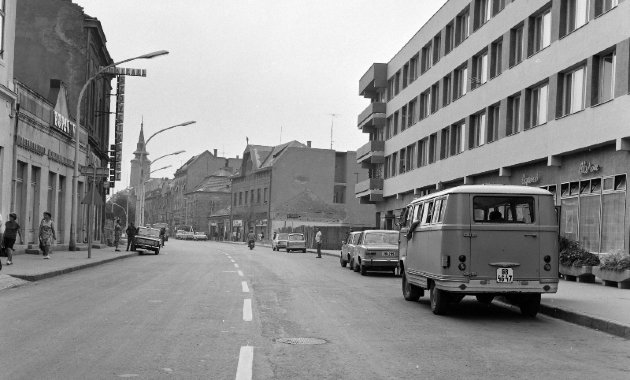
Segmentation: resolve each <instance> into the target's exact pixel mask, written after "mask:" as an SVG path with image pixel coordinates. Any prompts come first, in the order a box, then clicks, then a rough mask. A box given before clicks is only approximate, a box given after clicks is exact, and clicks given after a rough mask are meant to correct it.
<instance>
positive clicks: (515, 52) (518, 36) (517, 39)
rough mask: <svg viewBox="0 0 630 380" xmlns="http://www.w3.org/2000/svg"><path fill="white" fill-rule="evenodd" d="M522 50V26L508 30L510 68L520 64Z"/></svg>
mask: <svg viewBox="0 0 630 380" xmlns="http://www.w3.org/2000/svg"><path fill="white" fill-rule="evenodd" d="M523 48H524V44H523V25H520V26H517V27H516V28H513V29H512V30H510V66H514V65H518V64H519V63H521V61H522V60H523Z"/></svg>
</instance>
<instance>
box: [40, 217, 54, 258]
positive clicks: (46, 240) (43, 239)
mask: <svg viewBox="0 0 630 380" xmlns="http://www.w3.org/2000/svg"><path fill="white" fill-rule="evenodd" d="M55 240H57V235H56V232H55V222H54V221H53V220H52V214H51V213H50V212H48V211H44V219H42V221H41V222H40V223H39V246H40V247H41V248H42V250H43V251H44V259H50V252H51V248H52V245H53V242H54V241H55Z"/></svg>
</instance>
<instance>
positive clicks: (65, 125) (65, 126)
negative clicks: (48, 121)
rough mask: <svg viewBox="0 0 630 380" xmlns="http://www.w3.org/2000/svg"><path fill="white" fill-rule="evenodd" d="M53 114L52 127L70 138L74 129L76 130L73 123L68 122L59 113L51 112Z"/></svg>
mask: <svg viewBox="0 0 630 380" xmlns="http://www.w3.org/2000/svg"><path fill="white" fill-rule="evenodd" d="M53 112H54V113H55V120H54V122H53V127H55V128H56V129H58V130H60V131H61V132H63V133H67V134H69V135H70V136H74V128H76V126H75V125H74V123H73V122H71V121H70V120H68V118H66V117H65V116H63V115H62V114H60V113H59V112H57V111H53Z"/></svg>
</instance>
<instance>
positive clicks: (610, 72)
mask: <svg viewBox="0 0 630 380" xmlns="http://www.w3.org/2000/svg"><path fill="white" fill-rule="evenodd" d="M595 62H596V64H597V68H596V71H595V72H596V74H597V81H596V83H597V88H596V90H597V93H596V101H595V103H603V102H607V101H609V100H611V99H612V98H613V97H614V94H615V65H616V56H615V52H614V51H613V52H611V53H608V54H604V55H600V56H599V57H597V59H596V60H595Z"/></svg>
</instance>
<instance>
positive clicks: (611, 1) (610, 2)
mask: <svg viewBox="0 0 630 380" xmlns="http://www.w3.org/2000/svg"><path fill="white" fill-rule="evenodd" d="M617 5H619V0H595V16H599V15H602V14H604V13H606V12H608V11H609V10H611V9H613V8H614V7H616V6H617Z"/></svg>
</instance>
